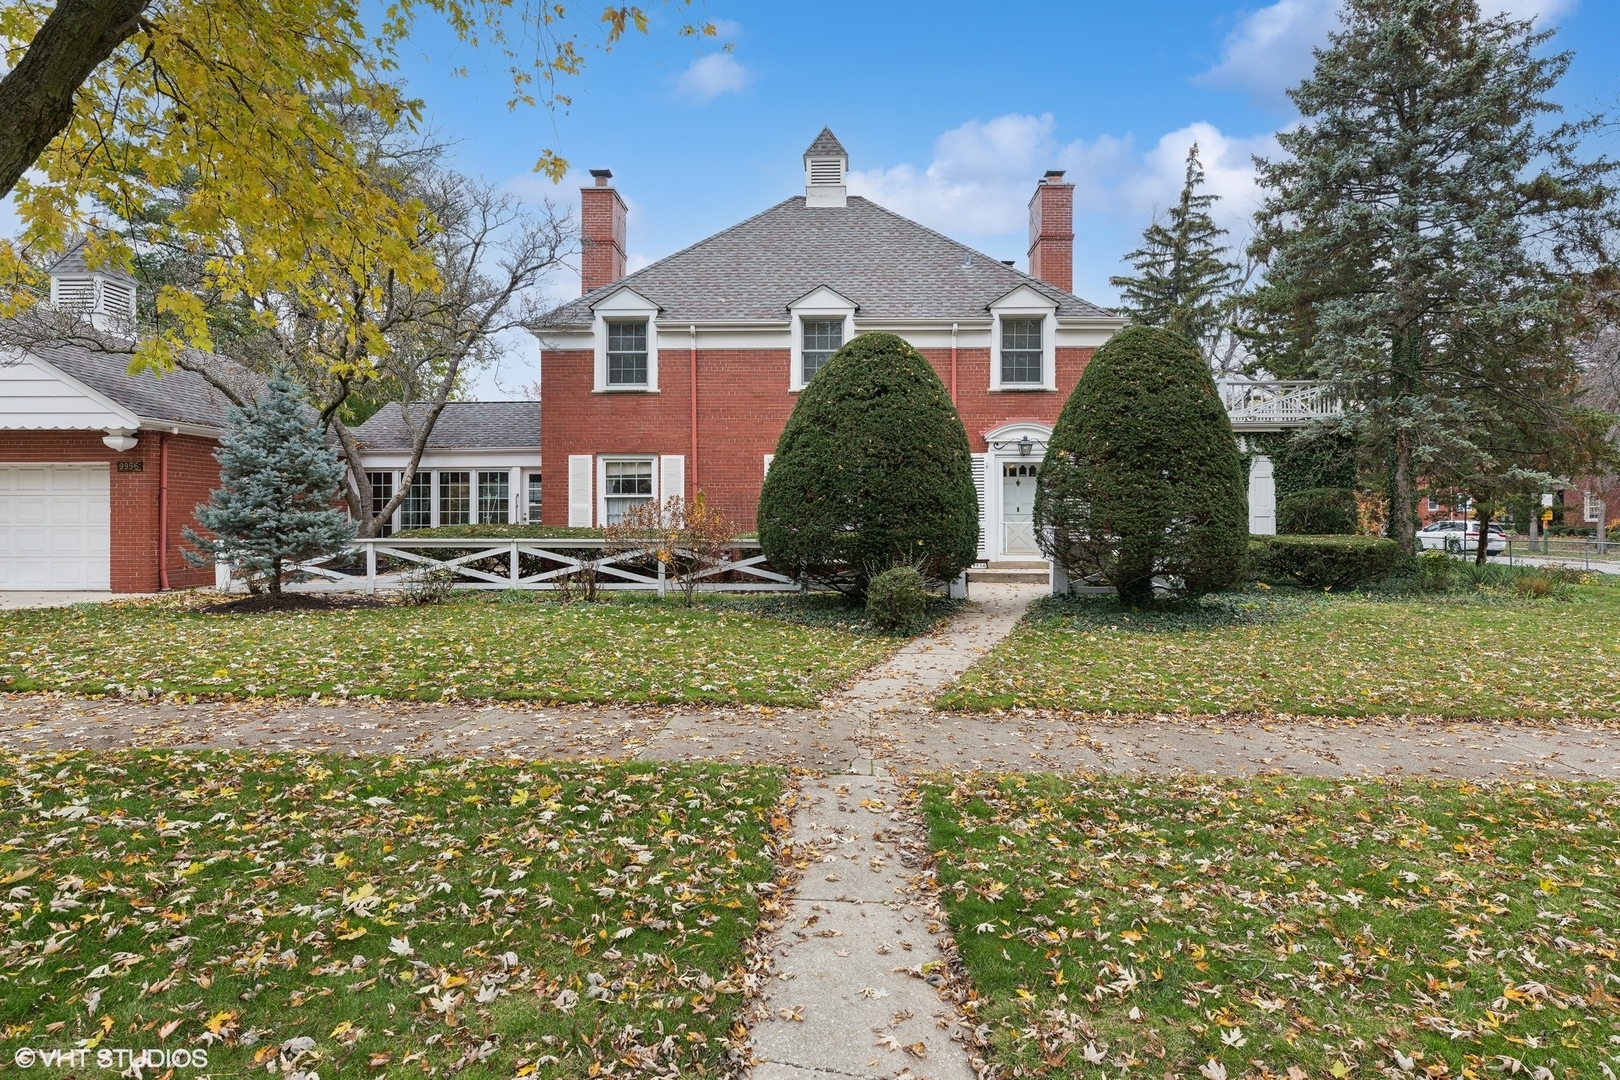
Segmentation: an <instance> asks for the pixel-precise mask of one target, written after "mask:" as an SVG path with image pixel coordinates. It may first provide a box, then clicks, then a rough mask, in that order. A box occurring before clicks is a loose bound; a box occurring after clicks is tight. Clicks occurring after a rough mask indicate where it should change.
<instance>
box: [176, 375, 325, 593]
mask: <svg viewBox="0 0 1620 1080" xmlns="http://www.w3.org/2000/svg"><path fill="white" fill-rule="evenodd" d="M214 456H215V457H216V458H218V459H219V482H220V485H221V486H220V488H219V490H217V491H215V492H213V494H212V495H211V496H210V497H209V500H208V502H206V503H204V504H203V505H201V506H199V507H197V521H198V522H199V523H200V524H201V525H202V526H203V528H205V529H208V530H210V531H211V532H212V533H213V534H214V535H213V536H202V535H200V534H198V533H197V532H196V531H194V530H193V529H191V528H190V527H189V526H188V527H187V528H186V529H185V536H186V539H187V540H190V541H191V542H192V543H193V544H195V545H196V546H197V549H198V550H197V552H192V551H182V554H184V555H185V557H186V560H187V561H188V562H190V563H192V564H193V565H196V566H205V565H207V564H208V563H210V562H214V561H221V562H226V563H231V564H233V565H235V566H236V567H237V568H239V569H240V570H243V571H245V572H246V573H247V575H248V580H249V581H250V582H253V581H259V582H263V584H264V585H265V587H266V588H267V589H268V590H269V592H270V595H271V596H272V597H274V598H276V599H278V600H279V599H280V597H281V584H282V579H283V578H284V577H285V576H286V575H287V574H288V572H289V571H291V570H292V568H293V566H294V565H295V564H297V563H299V562H303V561H304V560H306V559H315V558H319V557H321V556H324V555H332V554H336V553H337V552H339V551H342V550H343V549H344V547H346V546H347V545H348V543H349V541H350V540H353V539H354V529H355V526H354V522H353V521H350V520H349V517H348V515H347V514H345V513H344V512H343V511H342V510H340V509H338V505H337V504H338V499H339V496H340V494H341V485H342V483H343V463H342V462H341V461H339V460H338V458H337V455H336V454H334V453H333V452H332V450H331V448H330V447H328V446H327V445H326V440H325V439H323V438H322V437H321V426H320V420H319V418H318V417H317V416H316V415H315V410H314V409H312V408H310V407H309V403H308V401H307V400H306V396H305V393H304V388H303V387H302V386H299V385H298V384H297V383H295V382H293V381H292V380H291V379H289V378H288V377H287V376H286V375H285V374H283V373H281V372H277V373H276V374H275V376H274V377H272V378H271V380H270V382H269V384H268V385H266V387H265V390H264V393H263V394H261V395H260V396H259V399H258V400H257V401H252V402H249V403H248V404H247V405H246V406H244V407H242V408H240V409H233V410H231V415H230V421H229V426H228V428H227V429H226V431H225V435H224V437H223V438H222V439H221V440H220V444H219V450H218V451H217V452H216V453H215V454H214ZM199 553H200V554H199Z"/></svg>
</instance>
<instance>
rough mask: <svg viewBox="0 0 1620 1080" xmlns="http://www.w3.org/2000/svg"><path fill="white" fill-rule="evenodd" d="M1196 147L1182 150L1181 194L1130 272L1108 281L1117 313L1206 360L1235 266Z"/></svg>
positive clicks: (1151, 230) (1151, 228)
mask: <svg viewBox="0 0 1620 1080" xmlns="http://www.w3.org/2000/svg"><path fill="white" fill-rule="evenodd" d="M1203 186H1204V166H1203V164H1202V163H1201V162H1200V161H1199V160H1198V144H1197V143H1194V144H1193V145H1192V147H1191V148H1190V149H1189V150H1188V151H1187V171H1186V177H1185V179H1184V181H1183V183H1182V186H1181V196H1180V198H1179V199H1177V200H1176V204H1175V205H1174V206H1172V207H1171V208H1170V210H1169V212H1168V213H1166V214H1165V215H1164V216H1163V217H1162V218H1157V217H1156V218H1155V219H1154V220H1153V221H1152V222H1151V223H1150V224H1149V225H1148V227H1147V228H1146V229H1145V230H1144V231H1143V233H1142V246H1141V247H1139V248H1137V249H1136V250H1135V251H1133V252H1131V253H1130V254H1129V255H1126V256H1125V260H1126V261H1127V262H1129V263H1130V264H1131V266H1132V268H1133V269H1134V270H1135V271H1136V272H1135V273H1134V274H1129V275H1124V276H1119V277H1112V278H1109V279H1108V281H1109V284H1111V285H1113V286H1114V287H1115V288H1117V289H1119V290H1120V296H1121V303H1120V310H1121V311H1123V312H1124V313H1125V314H1126V315H1128V316H1130V319H1131V321H1132V322H1133V323H1136V324H1138V325H1141V326H1156V327H1158V328H1160V329H1162V330H1168V331H1170V332H1171V333H1173V334H1178V335H1180V336H1181V337H1184V338H1186V339H1187V340H1188V341H1190V342H1192V343H1193V344H1194V345H1195V346H1197V347H1198V349H1199V350H1200V351H1201V352H1202V353H1203V354H1204V356H1205V358H1206V359H1209V358H1212V357H1213V356H1214V355H1215V351H1216V347H1217V341H1218V340H1219V339H1220V338H1221V336H1222V334H1221V331H1222V325H1223V322H1224V321H1226V320H1227V318H1228V317H1229V313H1230V307H1231V302H1232V296H1233V287H1234V285H1236V284H1237V282H1238V281H1239V276H1238V273H1237V271H1238V265H1237V264H1236V263H1233V262H1230V261H1228V259H1227V246H1226V243H1225V241H1224V240H1223V239H1222V238H1223V237H1225V236H1226V230H1225V229H1223V228H1221V227H1220V226H1218V225H1216V224H1215V219H1214V218H1212V217H1211V216H1210V213H1209V211H1210V208H1211V207H1212V206H1214V205H1215V203H1216V201H1217V200H1218V199H1219V198H1220V196H1218V195H1211V194H1209V193H1208V192H1206V191H1204V190H1203Z"/></svg>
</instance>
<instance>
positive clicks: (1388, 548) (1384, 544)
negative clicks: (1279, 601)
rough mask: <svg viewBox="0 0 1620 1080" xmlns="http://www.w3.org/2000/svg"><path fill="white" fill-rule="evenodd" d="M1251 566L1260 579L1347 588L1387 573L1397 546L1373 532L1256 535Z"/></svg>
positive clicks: (1397, 559)
mask: <svg viewBox="0 0 1620 1080" xmlns="http://www.w3.org/2000/svg"><path fill="white" fill-rule="evenodd" d="M1249 561H1250V568H1251V569H1252V571H1253V572H1254V574H1255V575H1256V576H1257V577H1259V578H1260V580H1262V581H1269V582H1272V583H1276V584H1287V585H1303V586H1305V587H1306V588H1308V589H1349V588H1353V587H1355V586H1357V585H1370V584H1373V583H1375V582H1379V581H1382V580H1384V579H1385V578H1387V577H1389V575H1390V574H1391V573H1393V572H1394V571H1395V568H1396V566H1397V565H1399V564H1400V561H1401V546H1400V545H1399V544H1397V543H1396V542H1395V541H1393V540H1388V539H1385V538H1383V537H1378V536H1256V537H1253V538H1251V539H1250V541H1249Z"/></svg>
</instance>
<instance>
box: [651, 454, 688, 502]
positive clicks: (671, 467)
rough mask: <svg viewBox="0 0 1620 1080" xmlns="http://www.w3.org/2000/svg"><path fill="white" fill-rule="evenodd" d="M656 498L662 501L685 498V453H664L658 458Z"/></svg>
mask: <svg viewBox="0 0 1620 1080" xmlns="http://www.w3.org/2000/svg"><path fill="white" fill-rule="evenodd" d="M658 498H659V500H660V501H662V502H668V501H669V500H670V499H675V498H679V499H683V500H684V499H685V498H686V455H684V454H665V455H663V456H662V457H660V458H659V459H658Z"/></svg>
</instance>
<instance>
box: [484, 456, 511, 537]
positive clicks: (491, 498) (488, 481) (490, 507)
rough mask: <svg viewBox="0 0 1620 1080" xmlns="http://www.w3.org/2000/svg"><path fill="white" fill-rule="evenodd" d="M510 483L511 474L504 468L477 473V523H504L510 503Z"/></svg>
mask: <svg viewBox="0 0 1620 1080" xmlns="http://www.w3.org/2000/svg"><path fill="white" fill-rule="evenodd" d="M511 483H512V477H511V474H510V473H508V472H507V471H506V470H505V469H500V470H494V471H490V472H480V473H479V474H478V524H480V525H505V524H506V515H507V511H508V508H509V507H511V505H512V493H511V492H512V489H511Z"/></svg>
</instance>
